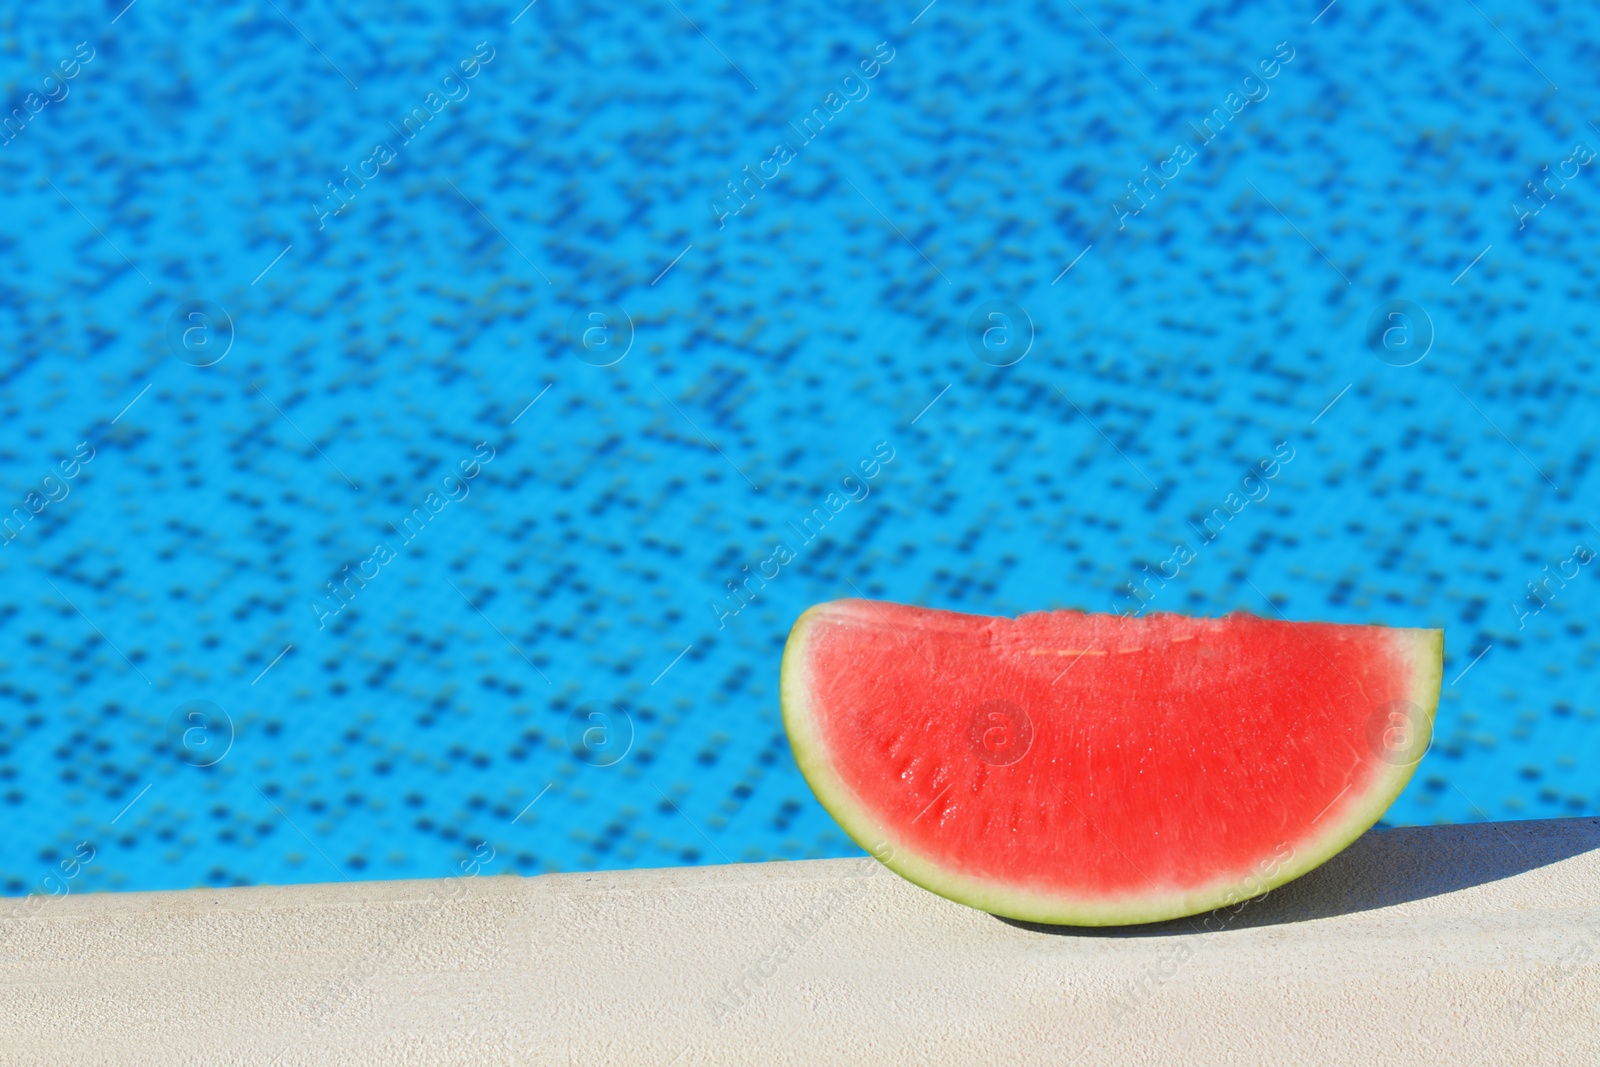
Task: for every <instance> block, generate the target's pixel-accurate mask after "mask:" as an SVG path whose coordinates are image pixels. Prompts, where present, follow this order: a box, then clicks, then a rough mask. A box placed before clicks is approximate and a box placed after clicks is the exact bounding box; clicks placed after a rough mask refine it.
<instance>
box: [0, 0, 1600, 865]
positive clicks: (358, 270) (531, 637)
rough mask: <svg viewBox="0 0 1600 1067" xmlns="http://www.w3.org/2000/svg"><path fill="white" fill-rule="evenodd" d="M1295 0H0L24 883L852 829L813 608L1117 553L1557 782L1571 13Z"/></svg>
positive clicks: (705, 858) (1565, 521) (1113, 569)
mask: <svg viewBox="0 0 1600 1067" xmlns="http://www.w3.org/2000/svg"><path fill="white" fill-rule="evenodd" d="M1319 7H1321V4H1311V5H1299V4H1296V5H1283V4H1277V5H1274V4H1241V5H1215V6H1208V7H1200V6H1195V5H1165V6H1150V5H1131V4H1110V3H1094V4H1089V5H1084V6H1082V7H1081V8H1080V7H1077V6H1075V5H1071V4H1068V5H1065V6H1050V7H1046V6H1044V5H1031V4H1002V5H990V6H978V7H973V6H972V5H962V4H957V3H955V2H954V0H942V2H938V3H935V4H932V5H929V6H927V7H926V8H924V7H923V6H922V4H921V3H918V2H913V3H911V4H907V5H903V6H902V5H875V4H856V5H822V4H814V3H800V4H786V5H778V6H770V5H743V6H728V5H720V6H719V5H710V4H705V3H698V2H696V3H688V2H684V0H680V2H678V3H666V4H659V5H658V4H653V3H647V4H644V5H640V6H631V5H630V6H627V7H625V8H617V7H615V6H611V5H594V4H582V3H567V2H563V0H542V2H538V3H534V4H531V5H529V6H528V7H526V8H523V7H522V5H521V3H516V2H514V3H512V4H509V5H501V4H493V5H491V4H481V3H472V4H467V5H419V4H414V3H399V4H386V5H370V4H369V5H361V4H356V5H351V4H340V5H328V4H318V3H297V2H292V0H276V2H274V0H269V2H268V3H266V4H264V5H255V4H247V5H243V6H240V5H221V4H199V5H194V4H179V3H174V2H171V0H139V2H138V3H136V4H135V5H134V6H131V7H124V4H123V3H122V2H115V3H112V4H109V5H106V4H102V5H90V4H68V5H65V6H59V7H52V8H51V9H49V10H45V9H43V8H37V7H30V8H28V9H26V10H25V11H19V12H15V13H12V14H9V15H7V16H6V17H5V19H4V22H3V23H0V80H3V83H4V89H5V93H6V96H7V99H8V100H9V101H10V103H8V104H7V105H6V106H7V107H8V108H10V109H12V111H11V114H12V121H11V123H10V125H9V126H8V127H7V128H6V133H5V134H4V136H3V139H4V141H5V143H4V144H0V175H3V181H4V190H5V196H6V204H7V207H8V210H7V211H6V212H5V216H4V218H3V219H0V257H3V264H4V278H5V282H4V285H3V286H0V315H3V316H4V336H5V337H6V338H7V341H8V345H7V358H6V360H5V363H4V368H5V369H4V389H3V393H0V400H3V404H4V418H3V419H0V487H3V490H4V492H5V493H6V494H7V501H6V504H5V508H4V509H3V510H4V511H6V512H9V513H10V515H11V520H10V522H9V524H8V525H7V527H6V529H7V533H6V534H5V535H3V537H0V541H3V544H0V802H3V805H4V809H3V810H4V812H5V815H6V819H7V833H6V834H5V835H4V838H3V843H0V882H3V885H4V889H5V892H6V893H8V894H10V895H13V896H21V895H24V894H28V893H44V894H54V895H60V893H63V892H78V891H85V890H100V889H123V890H132V889H163V888H177V887H187V886H195V885H239V884H255V883H286V882H312V881H328V880H336V879H342V878H349V879H361V878H403V877H429V876H440V875H448V874H455V873H461V872H463V871H466V872H469V873H479V872H483V873H494V874H499V873H511V872H518V873H522V874H534V873H539V872H546V871H558V870H560V871H570V870H587V869H595V868H616V867H643V866H660V865H671V864H706V863H724V862H739V861H746V860H764V859H775V858H791V859H793V858H803V857H818V856H841V855H854V854H858V850H857V849H856V848H855V846H854V845H853V844H852V843H851V842H850V841H849V840H848V839H847V838H846V837H845V836H844V835H843V834H842V833H841V832H840V830H839V829H838V828H837V827H836V825H835V824H834V823H833V821H832V820H831V819H830V818H829V817H828V815H827V814H826V813H825V812H824V811H823V810H822V809H821V808H820V807H819V806H818V804H817V803H816V801H815V800H814V799H813V797H812V796H811V793H810V791H809V790H808V788H807V787H806V785H805V782H804V781H803V780H802V778H801V777H800V775H799V773H798V771H797V770H796V768H795V764H794V761H793V758H792V756H791V754H790V752H789V750H788V748H787V745H786V742H785V739H784V735H783V730H782V725H781V721H780V714H779V706H778V694H777V685H776V683H777V672H778V664H779V658H780V655H781V652H782V648H783V643H784V638H785V636H786V633H787V630H788V627H789V625H790V624H791V623H792V622H793V620H794V619H795V617H796V616H797V615H798V614H799V613H800V612H801V611H802V610H804V608H805V607H806V606H808V605H810V604H812V603H815V602H817V601H821V600H826V599H832V598H835V597H841V596H854V595H866V596H873V597H882V598H888V599H894V600H901V601H907V602H913V603H919V604H926V605H931V606H937V607H945V608H950V609H954V610H960V611H968V612H977V613H993V614H1013V613H1018V612H1023V611H1029V610H1039V609H1044V608H1052V607H1061V608H1069V607H1070V608H1082V609H1087V610H1096V611H1105V610H1112V609H1113V608H1114V607H1115V606H1116V605H1118V604H1120V603H1123V602H1124V601H1125V600H1126V599H1127V590H1128V588H1129V585H1130V583H1135V582H1138V583H1143V582H1145V580H1146V578H1147V577H1148V576H1149V575H1150V574H1151V573H1159V574H1161V575H1165V576H1170V577H1163V578H1161V579H1160V580H1159V581H1155V582H1152V583H1150V584H1149V585H1146V586H1144V587H1145V588H1147V589H1152V590H1154V595H1153V597H1152V598H1151V599H1150V603H1149V605H1148V608H1149V610H1174V611H1183V612H1189V613H1194V614H1208V615H1210V614H1221V613H1225V612H1228V611H1232V610H1236V609H1244V610H1249V611H1255V612H1258V613H1262V614H1281V615H1283V616H1285V617H1288V618H1292V619H1321V620H1328V621H1337V622H1351V623H1369V622H1371V623H1385V624H1390V625H1403V626H1431V627H1443V628H1444V630H1445V635H1446V663H1445V689H1444V694H1443V700H1442V703H1441V705H1440V711H1439V717H1438V726H1437V737H1436V742H1435V745H1434V747H1433V749H1432V751H1431V752H1430V753H1429V754H1428V755H1427V757H1426V758H1425V759H1424V761H1423V762H1422V764H1421V765H1420V767H1419V769H1418V772H1417V775H1416V777H1415V778H1414V779H1413V782H1412V785H1411V786H1410V788H1409V789H1408V790H1407V792H1406V793H1405V794H1404V795H1403V796H1402V797H1401V798H1400V800H1399V801H1398V802H1397V803H1396V804H1395V806H1394V807H1393V809H1392V810H1391V811H1390V813H1389V815H1388V817H1387V821H1388V822H1390V823H1393V824H1404V823H1425V822H1435V821H1445V822H1451V821H1465V820H1477V819H1507V818H1526V817H1544V816H1553V815H1575V814H1583V813H1593V812H1594V811H1595V810H1596V808H1597V807H1600V785H1597V781H1596V770H1597V769H1600V723H1597V721H1596V707H1597V700H1596V697H1595V692H1596V690H1595V684H1596V651H1597V649H1600V644H1597V641H1596V637H1597V633H1596V629H1595V624H1594V623H1593V621H1592V620H1593V613H1594V609H1595V604H1596V598H1595V586H1594V577H1595V575H1596V574H1597V573H1600V566H1597V565H1594V564H1593V563H1591V562H1590V559H1591V558H1592V556H1593V554H1594V553H1595V552H1596V551H1600V529H1597V527H1596V526H1595V522H1596V521H1600V507H1597V506H1596V504H1595V501H1596V490H1597V488H1600V484H1597V482H1596V477H1597V475H1596V472H1595V470H1594V464H1593V459H1594V455H1595V448H1596V432H1595V426H1596V422H1595V419H1594V411H1595V404H1596V399H1597V398H1596V373H1595V356H1594V352H1595V338H1594V334H1593V331H1592V325H1591V323H1592V321H1593V308H1594V307H1595V306H1596V297H1597V294H1596V266H1595V262H1594V249H1595V247H1596V240H1595V239H1596V223H1597V219H1600V214H1597V208H1600V199H1597V196H1600V165H1596V164H1595V163H1594V162H1592V160H1593V158H1594V155H1595V150H1596V149H1600V129H1597V128H1596V127H1595V125H1594V124H1593V123H1592V122H1591V121H1590V116H1600V86H1597V85H1596V81H1595V75H1594V62H1593V59H1594V51H1593V46H1592V44H1591V43H1589V42H1592V41H1594V40H1595V39H1596V33H1597V30H1600V26H1596V13H1595V12H1594V11H1593V9H1591V8H1586V7H1584V6H1582V5H1576V4H1567V5H1547V6H1542V7H1537V8H1526V7H1518V6H1517V5H1511V4H1505V3H1499V4H1486V5H1484V4H1480V5H1472V4H1467V5H1455V4H1450V5H1446V4H1437V5H1429V4H1412V5H1404V6H1399V5H1377V4H1367V3H1358V2H1355V0H1344V2H1340V3H1336V4H1334V5H1331V6H1329V7H1327V8H1325V9H1323V10H1322V11H1321V12H1320V13H1319V12H1318V8H1319ZM519 9H520V10H519ZM919 9H921V10H920V11H919ZM30 94H31V95H30ZM1284 450H1287V451H1284ZM1284 454H1289V455H1292V459H1290V460H1289V461H1287V462H1285V463H1283V464H1282V465H1281V467H1280V469H1279V471H1278V473H1277V474H1276V476H1275V477H1273V478H1272V479H1271V480H1270V481H1269V482H1267V483H1264V484H1258V485H1257V483H1251V484H1253V485H1257V487H1256V488H1254V489H1251V488H1249V486H1246V485H1245V483H1244V481H1243V479H1244V476H1245V475H1246V474H1247V473H1249V471H1250V469H1251V468H1252V467H1253V466H1255V465H1256V464H1258V463H1259V462H1261V461H1262V460H1264V459H1268V458H1270V457H1273V456H1279V457H1280V458H1281V456H1282V455H1284ZM864 462H865V463H867V464H870V465H874V466H876V468H877V469H876V473H875V475H874V476H872V477H870V478H864V477H863V475H862V472H863V469H864V468H863V466H862V464H863V463H864ZM847 479H848V480H847ZM1241 490H1244V491H1245V496H1244V497H1241V496H1240V495H1238V494H1239V493H1240V491H1241ZM1230 494H1233V495H1232V496H1231V497H1230ZM1246 497H1247V498H1248V499H1247V502H1246V503H1245V504H1244V505H1241V506H1239V507H1237V508H1235V507H1234V505H1233V504H1228V503H1226V501H1228V500H1230V499H1231V500H1233V501H1234V502H1235V503H1237V502H1238V501H1239V500H1241V499H1245V498H1246ZM830 501H832V502H831V503H830ZM1219 508H1221V509H1223V515H1222V516H1221V517H1219V514H1218V511H1217V509H1219ZM819 509H820V515H821V516H822V519H825V522H824V521H822V519H818V518H816V516H817V515H819ZM1224 518H1225V520H1226V521H1224ZM808 519H809V520H810V521H811V522H812V530H813V531H815V530H816V529H817V528H819V527H823V528H822V532H821V533H820V535H818V536H815V537H814V538H813V539H811V540H810V541H809V542H808V543H805V544H804V545H803V546H797V550H796V551H795V553H794V555H793V558H792V559H789V560H787V561H785V562H782V563H781V564H779V563H777V562H776V560H775V553H774V548H775V545H776V543H777V542H779V541H781V540H786V539H789V538H790V537H791V534H790V532H789V531H792V530H793V529H795V528H796V527H800V526H803V525H804V524H805V523H806V522H807V521H808ZM1208 521H1209V522H1210V526H1209V527H1206V528H1207V529H1209V530H1214V531H1220V532H1218V533H1217V534H1216V535H1215V536H1214V537H1213V538H1210V539H1208V540H1206V541H1205V542H1204V544H1203V547H1200V548H1198V550H1197V551H1195V552H1194V558H1193V559H1192V560H1189V561H1188V562H1186V563H1184V564H1183V565H1182V566H1181V567H1178V568H1177V569H1178V573H1176V574H1174V569H1175V564H1174V562H1173V561H1174V560H1175V559H1176V558H1181V556H1182V554H1180V553H1178V551H1177V549H1176V548H1175V546H1176V545H1177V544H1178V543H1179V542H1185V543H1191V547H1193V545H1194V544H1198V538H1197V533H1196V531H1197V530H1199V529H1200V528H1201V527H1203V526H1205V524H1206V523H1207V522H1208ZM795 540H798V539H795ZM790 543H791V544H794V543H795V542H794V541H791V542H790ZM751 574H762V575H766V576H767V579H766V580H765V581H764V584H763V580H761V579H757V580H753V581H749V583H748V584H746V583H747V579H749V577H750V575H751ZM1530 583H1537V584H1530ZM735 587H738V588H739V589H742V590H744V591H745V595H743V596H741V595H738V594H737V593H736V592H735ZM1530 590H1532V591H1533V594H1534V595H1533V596H1532V597H1530ZM752 594H753V596H752Z"/></svg>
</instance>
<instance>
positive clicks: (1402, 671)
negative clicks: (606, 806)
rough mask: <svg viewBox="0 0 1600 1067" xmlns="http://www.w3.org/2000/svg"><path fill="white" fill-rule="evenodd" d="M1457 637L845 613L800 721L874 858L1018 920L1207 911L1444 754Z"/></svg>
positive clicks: (815, 646) (813, 771)
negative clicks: (1442, 700) (1440, 748)
mask: <svg viewBox="0 0 1600 1067" xmlns="http://www.w3.org/2000/svg"><path fill="white" fill-rule="evenodd" d="M1442 661H1443V634H1442V632H1441V631H1438V630H1421V629H1391V628H1387V627H1379V626H1345V625H1332V624H1325V623H1293V622H1282V621H1274V620H1270V619H1263V618H1258V617H1256V616H1253V615H1248V614H1242V613H1239V614H1233V615H1229V616H1226V617H1224V618H1218V619H1200V618H1188V617H1184V616H1179V615H1169V614H1153V615H1150V616H1147V617H1144V618H1127V617H1123V616H1118V615H1089V614H1083V613H1079V612H1065V611H1060V612H1048V613H1040V614H1034V615H1024V616H1022V617H1020V618H1017V619H1007V618H992V617H988V616H977V615H961V614H956V613H954V612H946V611H935V610H930V609H926V608H918V607H911V606H907V605H903V604H892V603H883V602H878V601H867V600H840V601H834V602H832V603H827V604H821V605H818V606H816V607H813V608H811V609H810V610H809V611H807V612H806V613H805V614H804V615H802V616H801V617H800V619H799V621H798V622H796V624H795V626H794V629H793V631H792V632H791V633H790V636H789V642H788V645H787V647H786V648H785V650H784V657H783V678H782V700H783V714H784V725H785V728H786V729H787V731H788V733H789V738H790V742H791V745H792V747H793V750H794V753H795V757H796V760H797V761H798V763H799V765H800V769H801V771H802V772H803V773H804V774H805V776H806V779H807V781H808V782H809V783H810V785H811V787H812V790H813V791H814V792H815V793H816V795H817V798H818V799H819V800H820V801H821V802H822V804H823V806H824V807H826V808H827V809H828V811H829V812H830V813H831V814H832V815H833V816H834V818H835V819H836V820H837V821H838V822H839V824H840V825H841V826H842V827H843V828H844V829H845V831H846V832H847V833H849V834H850V835H851V837H853V838H854V839H855V840H856V842H857V843H859V844H860V845H861V846H862V847H863V848H865V849H867V850H868V851H869V852H871V853H872V854H873V855H875V856H877V857H878V858H879V859H881V860H883V861H884V862H885V863H886V864H887V865H888V866H889V867H891V868H893V869H894V870H895V871H897V872H899V873H900V874H901V875H903V876H904V877H906V878H907V879H909V880H911V881H912V882H915V883H917V884H918V885H921V886H923V887H925V888H927V889H930V890H932V891H933V892H935V893H938V894H940V895H941V896H945V897H948V898H949V899H951V900H955V901H958V902H960V903H963V904H968V905H971V906H973V907H976V908H981V909H983V910H985V911H989V912H992V913H994V914H997V915H1003V916H1007V917H1010V918H1015V919H1024V920H1031V921H1034V922H1042V923H1055V924H1069V925H1079V926H1105V925H1120V924H1128V923H1144V922H1155V921H1158V920H1162V919H1170V918H1175V917H1178V916H1183V915H1193V914H1198V913H1200V912H1204V911H1210V910H1213V909H1215V908H1218V907H1223V906H1226V905H1229V904H1233V903H1235V902H1237V901H1242V900H1246V899H1249V898H1250V897H1253V896H1256V895H1259V894H1260V893H1262V892H1265V891H1266V890H1268V889H1271V888H1273V887H1274V886H1277V885H1281V884H1282V883H1284V882H1287V881H1289V880H1290V879H1292V878H1295V877H1298V876H1299V875H1301V874H1304V873H1305V872H1306V871H1308V870H1311V869H1312V868H1313V867H1316V866H1318V865H1319V864H1321V863H1323V862H1324V861H1326V860H1327V859H1328V858H1329V857H1331V856H1333V855H1334V854H1335V853H1337V852H1338V851H1339V850H1341V849H1342V848H1344V847H1345V846H1346V845H1348V844H1349V843H1350V842H1351V841H1353V840H1355V839H1356V838H1357V837H1358V836H1360V835H1361V834H1362V833H1363V832H1364V831H1365V830H1366V829H1367V828H1368V827H1370V826H1371V825H1372V824H1373V823H1374V822H1376V821H1377V820H1378V818H1379V817H1380V816H1381V815H1382V814H1383V812H1384V810H1385V809H1386V808H1388V806H1389V804H1390V803H1391V802H1392V801H1393V800H1394V798H1395V797H1396V796H1398V795H1399V793H1400V791H1401V789H1403V788H1404V786H1405V784H1406V782H1407V781H1408V780H1409V779H1410V777H1411V774H1412V772H1413V770H1414V769H1415V767H1416V763H1417V761H1418V760H1419V759H1420V758H1421V756H1422V754H1423V753H1424V752H1425V751H1426V749H1427V746H1428V741H1429V738H1430V735H1431V731H1432V725H1433V715H1434V712H1435V710H1436V708H1437V706H1438V699H1439V683H1440V678H1441V670H1442Z"/></svg>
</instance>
